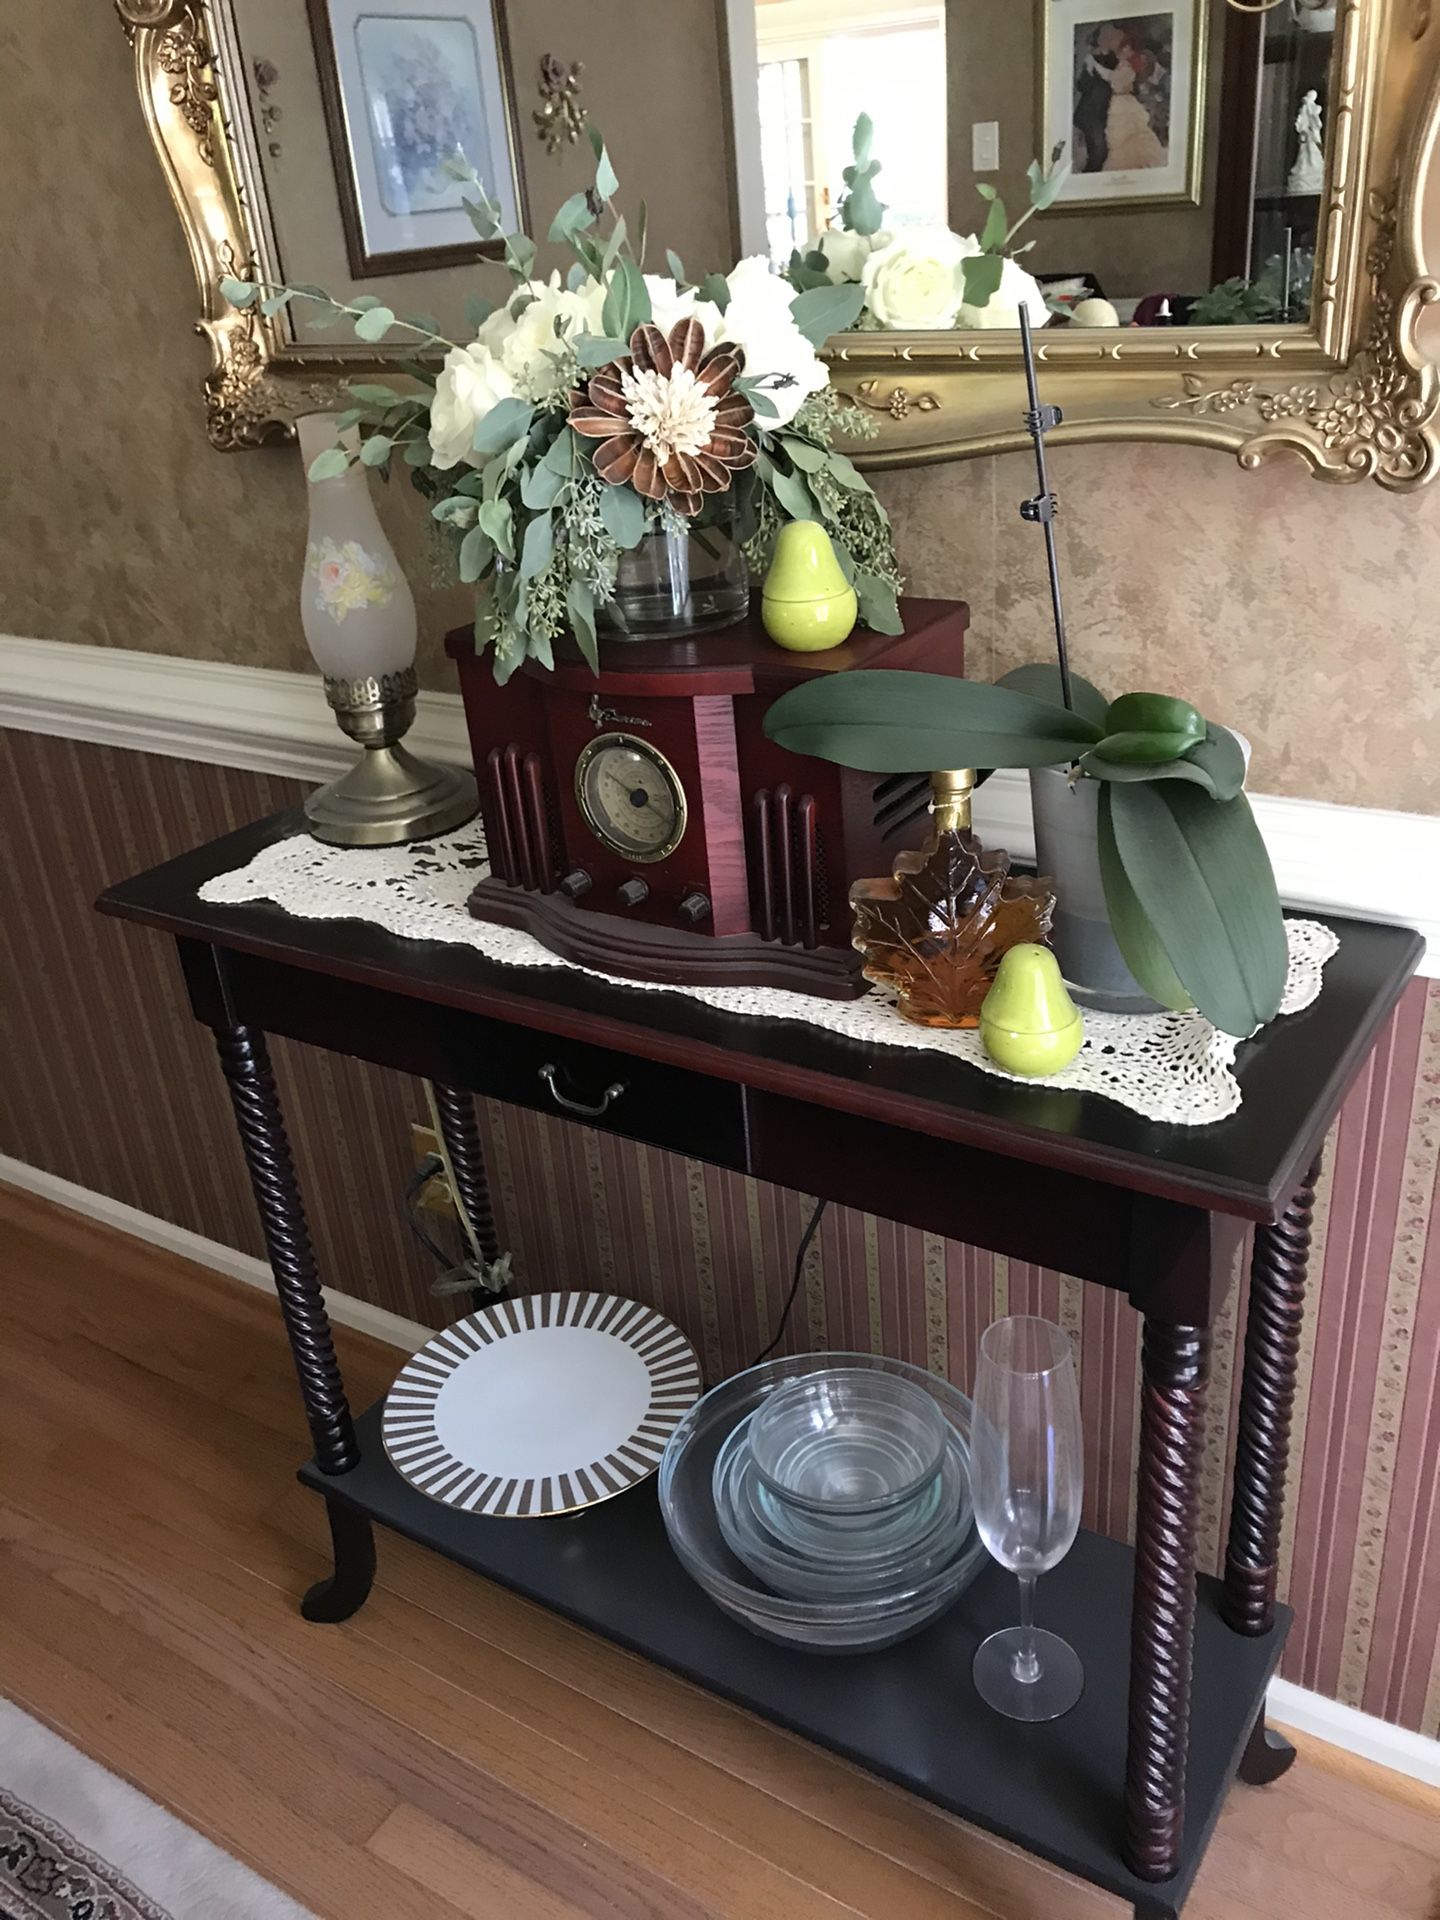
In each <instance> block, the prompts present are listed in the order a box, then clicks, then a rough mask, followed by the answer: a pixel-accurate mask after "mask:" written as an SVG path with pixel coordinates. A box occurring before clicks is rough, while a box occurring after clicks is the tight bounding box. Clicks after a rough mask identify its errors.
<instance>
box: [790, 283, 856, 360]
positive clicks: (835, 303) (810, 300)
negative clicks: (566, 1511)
mask: <svg viewBox="0 0 1440 1920" xmlns="http://www.w3.org/2000/svg"><path fill="white" fill-rule="evenodd" d="M864 304H865V289H864V287H862V286H861V285H859V283H858V282H854V283H851V284H850V285H847V286H839V287H829V286H826V287H810V288H809V289H808V290H807V291H806V292H804V293H797V294H796V296H795V298H794V299H793V300H792V301H791V302H790V317H791V319H792V320H793V321H794V322H795V324H796V326H797V327H798V328H799V329H800V331H801V333H803V334H804V336H805V338H806V339H807V340H808V341H809V342H810V344H811V346H812V347H823V346H824V344H825V342H826V341H827V340H828V339H829V338H830V336H831V335H832V334H836V333H846V332H848V331H849V329H850V328H851V327H853V326H854V324H855V322H856V321H857V320H858V319H859V318H860V309H861V308H862V307H863V306H864Z"/></svg>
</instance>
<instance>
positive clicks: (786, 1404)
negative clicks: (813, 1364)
mask: <svg viewBox="0 0 1440 1920" xmlns="http://www.w3.org/2000/svg"><path fill="white" fill-rule="evenodd" d="M947 1432H948V1428H947V1423H946V1420H945V1416H944V1414H943V1413H942V1412H941V1411H940V1408H939V1407H938V1406H937V1405H936V1404H935V1401H934V1399H933V1397H932V1396H931V1395H930V1394H929V1393H927V1392H926V1391H925V1389H924V1388H923V1387H918V1386H916V1385H915V1384H914V1382H913V1381H910V1380H903V1379H896V1378H892V1377H891V1376H890V1375H888V1374H884V1373H876V1372H874V1371H873V1370H872V1369H870V1368H867V1367H853V1366H848V1365H846V1366H840V1367H831V1368H828V1369H826V1370H824V1371H822V1372H820V1373H816V1374H811V1375H810V1376H809V1377H808V1378H805V1379H801V1380H792V1381H790V1382H788V1383H787V1384H786V1385H785V1386H783V1387H781V1388H780V1389H779V1390H778V1391H777V1392H775V1393H773V1394H771V1395H769V1397H768V1398H767V1399H766V1401H765V1402H764V1404H763V1405H762V1406H761V1407H760V1408H759V1409H758V1410H757V1412H756V1414H755V1418H754V1419H753V1420H752V1421H751V1423H750V1451H751V1454H752V1456H753V1458H754V1461H755V1471H756V1472H757V1473H758V1474H759V1476H760V1478H761V1480H762V1481H763V1482H764V1483H765V1485H766V1486H767V1487H768V1488H769V1489H770V1491H771V1492H772V1493H773V1494H776V1495H777V1496H778V1497H779V1498H780V1499H782V1500H785V1501H788V1502H789V1503H790V1504H791V1505H793V1506H796V1507H801V1508H804V1509H805V1510H806V1511H807V1512H810V1513H822V1514H826V1515H839V1514H872V1513H883V1512H885V1511H886V1510H887V1509H888V1508H892V1507H898V1506H901V1505H903V1504H904V1503H905V1502H906V1501H907V1500H912V1499H913V1498H914V1497H915V1495H916V1494H917V1493H919V1492H920V1490H921V1488H922V1487H924V1486H925V1485H926V1483H927V1482H928V1481H930V1480H933V1479H934V1477H935V1475H936V1473H938V1472H939V1469H940V1461H941V1459H942V1457H943V1455H944V1452H945V1442H946V1438H947Z"/></svg>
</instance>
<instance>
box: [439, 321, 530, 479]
mask: <svg viewBox="0 0 1440 1920" xmlns="http://www.w3.org/2000/svg"><path fill="white" fill-rule="evenodd" d="M486 324H487V325H488V324H489V323H488V322H487V323H486ZM514 391H515V383H514V381H513V380H512V379H511V378H510V376H509V374H508V373H507V372H506V371H505V369H504V367H503V366H501V364H500V362H499V361H498V360H497V359H496V358H495V355H494V354H493V353H492V352H491V351H490V349H489V347H487V346H486V345H484V343H483V342H481V341H478V340H477V341H476V343H475V344H474V346H470V347H452V348H451V349H450V351H449V353H447V354H446V356H445V365H444V368H443V369H442V371H441V374H440V378H439V379H438V380H437V381H436V383H435V398H434V399H433V400H432V401H431V403H430V454H431V458H432V460H433V461H434V464H435V465H436V466H437V467H440V468H442V469H444V468H447V467H454V466H458V465H459V463H460V462H461V461H462V460H465V461H469V462H470V464H471V465H472V466H473V465H474V464H475V463H474V462H473V461H472V460H471V459H470V456H471V452H472V450H473V447H474V441H475V429H476V428H477V427H478V426H479V424H480V422H481V421H482V420H483V419H484V418H485V416H486V414H487V413H489V412H490V411H491V409H492V408H493V407H496V406H498V405H499V403H500V402H501V401H502V400H508V399H509V398H510V397H511V395H512V394H513V393H514Z"/></svg>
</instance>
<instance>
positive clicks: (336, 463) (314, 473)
mask: <svg viewBox="0 0 1440 1920" xmlns="http://www.w3.org/2000/svg"><path fill="white" fill-rule="evenodd" d="M349 467H350V456H349V454H348V453H346V451H345V449H344V448H343V447H326V449H325V451H324V452H323V453H317V454H316V456H315V458H314V459H313V460H312V461H311V462H310V469H309V475H308V478H309V480H310V482H311V485H312V486H313V485H314V484H315V482H316V481H319V480H334V479H336V478H338V476H339V475H340V474H342V473H345V472H348V470H349Z"/></svg>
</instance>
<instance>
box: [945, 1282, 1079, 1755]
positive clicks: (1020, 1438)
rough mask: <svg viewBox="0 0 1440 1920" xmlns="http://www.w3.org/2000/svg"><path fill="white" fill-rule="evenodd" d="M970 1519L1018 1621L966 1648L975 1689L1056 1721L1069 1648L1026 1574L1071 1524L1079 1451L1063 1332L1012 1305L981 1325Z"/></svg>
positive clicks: (1048, 1558) (1045, 1559) (1018, 1716)
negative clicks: (1015, 1580) (1039, 1609)
mask: <svg viewBox="0 0 1440 1920" xmlns="http://www.w3.org/2000/svg"><path fill="white" fill-rule="evenodd" d="M970 1477H971V1483H972V1492H973V1496H974V1502H975V1524H976V1526H977V1527H978V1528H979V1530H980V1537H981V1539H982V1540H983V1541H984V1542H985V1545H986V1546H987V1547H988V1548H989V1549H990V1552H991V1554H992V1555H993V1556H994V1558H995V1559H996V1560H998V1561H999V1562H1000V1564H1001V1566H1002V1567H1008V1568H1009V1569H1010V1571H1011V1572H1012V1573H1015V1574H1018V1576H1019V1579H1020V1624H1019V1626H1017V1627H1006V1628H1004V1629H1002V1631H1001V1632H999V1633H992V1634H991V1636H990V1638H989V1639H988V1640H986V1641H985V1642H984V1643H983V1644H982V1645H981V1647H980V1648H979V1650H978V1652H977V1653H976V1655H975V1667H974V1678H975V1690H976V1692H977V1693H978V1694H979V1695H980V1698H981V1699H982V1700H983V1701H984V1702H985V1704H986V1705H987V1706H990V1707H993V1708H994V1709H995V1711H996V1712H997V1713H1003V1714H1005V1715H1006V1716H1007V1717H1008V1718H1010V1719H1011V1720H1054V1719H1056V1718H1057V1717H1058V1716H1059V1715H1060V1714H1062V1713H1067V1712H1068V1711H1069V1709H1070V1708H1071V1707H1073V1706H1074V1704H1075V1702H1076V1701H1077V1700H1078V1699H1079V1698H1080V1694H1081V1691H1082V1689H1083V1687H1084V1685H1085V1673H1084V1669H1083V1668H1082V1667H1081V1665H1080V1657H1079V1655H1078V1654H1077V1653H1076V1652H1075V1649H1074V1648H1073V1647H1072V1646H1070V1645H1068V1644H1067V1642H1065V1641H1064V1640H1061V1639H1060V1638H1058V1636H1057V1635H1055V1634H1053V1633H1046V1632H1044V1631H1043V1630H1042V1629H1040V1628H1038V1627H1037V1626H1036V1625H1035V1582H1036V1579H1037V1578H1038V1576H1039V1575H1040V1574H1042V1573H1045V1572H1047V1571H1048V1570H1049V1569H1050V1568H1051V1567H1053V1566H1056V1565H1057V1564H1058V1563H1059V1562H1060V1561H1061V1560H1063V1559H1064V1557H1065V1555H1066V1554H1067V1553H1068V1552H1069V1551H1070V1548H1071V1546H1072V1545H1073V1544H1074V1540H1075V1535H1076V1533H1077V1531H1078V1530H1079V1526H1080V1497H1081V1493H1082V1490H1083V1487H1084V1457H1083V1449H1082V1437H1081V1431H1080V1389H1079V1386H1078V1383H1077V1381H1076V1378H1075V1363H1074V1360H1073V1359H1072V1357H1071V1353H1070V1342H1069V1340H1068V1339H1067V1337H1066V1335H1065V1333H1064V1331H1063V1329H1062V1328H1060V1327H1057V1326H1056V1325H1055V1324H1054V1322H1053V1321H1050V1320H1041V1319H1038V1318H1036V1317H1034V1316H1033V1315H1029V1314H1018V1315H1014V1316H1012V1317H1011V1318H1010V1319H1008V1320H997V1321H996V1322H995V1323H994V1325H993V1326H990V1327H987V1328H986V1329H985V1333H984V1335H983V1336H982V1338H981V1341H980V1364H979V1367H978V1370H977V1372H976V1376H975V1413H974V1424H973V1429H972V1432H971V1437H970Z"/></svg>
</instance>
